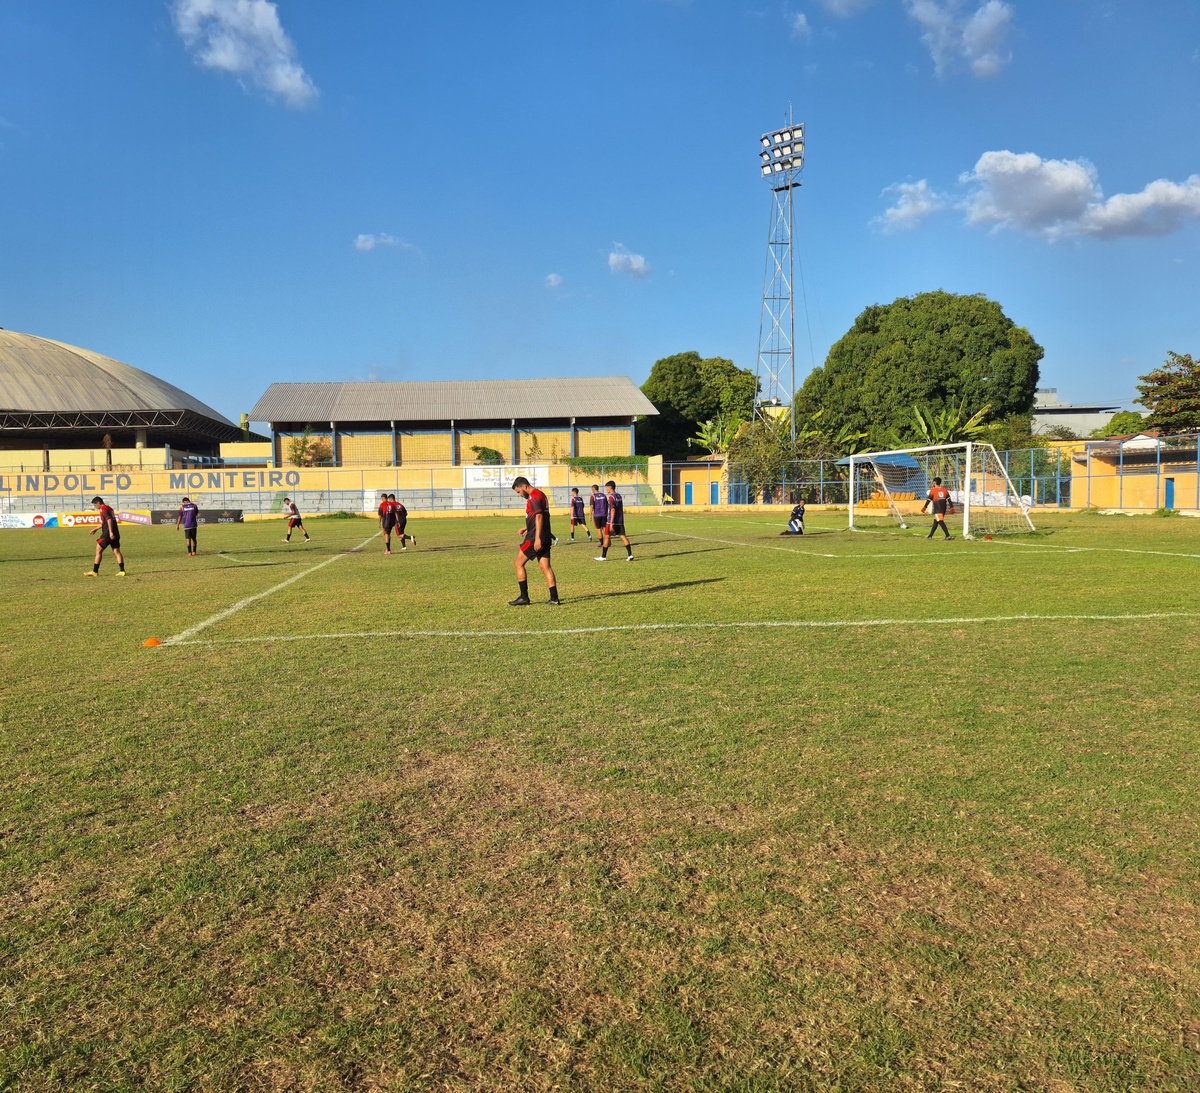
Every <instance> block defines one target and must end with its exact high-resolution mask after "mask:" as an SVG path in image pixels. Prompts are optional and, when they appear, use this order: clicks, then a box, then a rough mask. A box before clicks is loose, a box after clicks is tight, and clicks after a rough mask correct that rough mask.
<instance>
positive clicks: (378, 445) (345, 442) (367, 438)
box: [337, 433, 392, 467]
mask: <svg viewBox="0 0 1200 1093" xmlns="http://www.w3.org/2000/svg"><path fill="white" fill-rule="evenodd" d="M337 461H338V463H339V464H340V465H342V466H347V467H348V466H352V465H354V464H356V463H368V464H371V465H374V466H379V465H380V464H384V465H390V464H391V462H392V437H391V434H384V433H363V434H360V435H358V436H349V435H347V436H339V437H338V459H337Z"/></svg>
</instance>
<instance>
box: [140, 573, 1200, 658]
mask: <svg viewBox="0 0 1200 1093" xmlns="http://www.w3.org/2000/svg"><path fill="white" fill-rule="evenodd" d="M292 579H293V580H296V579H297V578H292ZM285 583H287V584H290V583H291V582H290V581H287V582H285ZM280 587H282V585H281V586H280ZM272 591H273V590H272ZM262 595H267V593H262ZM246 602H249V601H246ZM1152 619H1160V620H1161V619H1200V611H1151V612H1143V613H1140V614H1126V615H977V616H973V617H972V616H967V617H957V618H929V619H794V620H780V621H753V622H648V623H630V624H627V625H623V626H574V627H564V628H559V629H554V630H349V631H344V632H342V633H331V634H274V635H270V636H268V637H253V638H201V639H199V640H192V639H190V638H187V637H184V636H183V635H180V636H179V637H176V638H171V639H170V640H169V641H166V642H163V644H164V645H250V644H259V645H262V644H268V643H272V642H283V641H339V640H341V641H345V640H350V639H353V638H359V639H368V638H540V637H548V636H553V637H568V636H571V635H574V634H617V633H629V632H630V631H638V630H649V631H658V630H853V629H857V628H866V627H875V626H908V627H914V626H972V625H982V624H986V623H1008V622H1145V621H1147V620H1152ZM194 629H195V628H194Z"/></svg>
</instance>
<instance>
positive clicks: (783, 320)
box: [757, 117, 804, 443]
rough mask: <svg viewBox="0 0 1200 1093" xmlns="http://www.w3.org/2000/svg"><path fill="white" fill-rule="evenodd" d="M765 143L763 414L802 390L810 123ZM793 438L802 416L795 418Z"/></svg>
mask: <svg viewBox="0 0 1200 1093" xmlns="http://www.w3.org/2000/svg"><path fill="white" fill-rule="evenodd" d="M758 142H759V147H760V150H759V153H758V161H759V174H760V175H761V177H763V178H765V179H767V181H768V182H769V183H770V185H771V225H770V230H769V232H768V235H767V269H766V274H765V275H764V277H763V297H762V311H761V313H760V318H759V324H758V368H757V378H758V388H759V398H760V402H759V404H758V408H759V413H760V414H761V416H762V417H763V418H764V419H766V418H767V417H769V416H771V417H773V416H775V415H776V414H777V413H778V410H777V409H776V410H775V414H769V413H768V409H774V408H777V407H778V406H780V404H781V403H782V402H784V401H786V402H787V403H789V404H790V403H791V401H792V396H793V395H794V394H795V391H796V355H795V333H796V331H795V320H794V311H793V300H792V276H793V259H792V230H793V225H794V218H793V215H792V191H793V190H794V189H796V188H797V187H798V186H799V185H800V171H801V169H802V168H803V167H804V124H803V123H800V124H796V123H795V122H793V121H792V120H791V118H790V117H789V119H788V124H787V125H785V126H784V127H783V128H782V129H776V130H775V131H774V132H771V133H763V135H762V136H761V137H759V138H758ZM791 433H792V442H793V443H795V440H796V420H795V417H794V416H793V417H792V420H791Z"/></svg>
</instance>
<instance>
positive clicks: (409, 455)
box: [399, 430, 452, 463]
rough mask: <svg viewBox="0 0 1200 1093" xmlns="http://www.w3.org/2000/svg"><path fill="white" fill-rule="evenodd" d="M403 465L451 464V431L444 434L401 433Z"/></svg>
mask: <svg viewBox="0 0 1200 1093" xmlns="http://www.w3.org/2000/svg"><path fill="white" fill-rule="evenodd" d="M399 447H400V462H401V463H450V462H451V461H452V453H451V448H450V431H449V430H446V432H444V433H401V434H400V444H399Z"/></svg>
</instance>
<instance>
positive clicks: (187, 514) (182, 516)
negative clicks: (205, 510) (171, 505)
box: [175, 497, 200, 558]
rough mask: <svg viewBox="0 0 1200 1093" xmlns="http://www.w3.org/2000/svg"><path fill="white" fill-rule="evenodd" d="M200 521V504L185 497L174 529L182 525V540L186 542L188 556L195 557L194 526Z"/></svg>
mask: <svg viewBox="0 0 1200 1093" xmlns="http://www.w3.org/2000/svg"><path fill="white" fill-rule="evenodd" d="M199 523H200V506H199V505H197V504H196V502H195V501H192V500H190V499H189V498H187V497H185V498H184V499H183V503H182V504H181V505H180V506H179V515H178V516H177V517H176V518H175V530H176V531H178V530H179V528H180V526H181V525H182V527H183V541H184V542H185V543H186V544H187V552H188V557H189V558H194V557H196V526H197V525H198V524H199Z"/></svg>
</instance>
